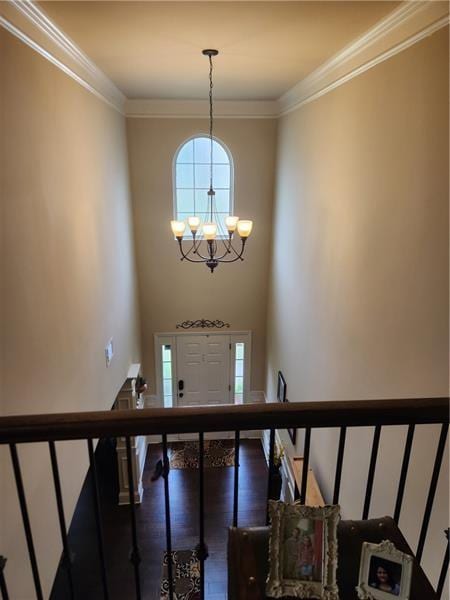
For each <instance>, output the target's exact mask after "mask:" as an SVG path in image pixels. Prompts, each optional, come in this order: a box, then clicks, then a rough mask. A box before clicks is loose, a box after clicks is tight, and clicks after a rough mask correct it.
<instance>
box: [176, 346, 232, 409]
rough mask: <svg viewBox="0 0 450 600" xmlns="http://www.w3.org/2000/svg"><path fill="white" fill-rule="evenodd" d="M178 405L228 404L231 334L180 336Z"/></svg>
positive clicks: (229, 395)
mask: <svg viewBox="0 0 450 600" xmlns="http://www.w3.org/2000/svg"><path fill="white" fill-rule="evenodd" d="M177 375H178V380H177V382H176V388H177V405H178V406H199V405H201V404H228V403H229V402H230V397H231V386H230V336H228V335H192V336H191V335H180V336H178V337H177Z"/></svg>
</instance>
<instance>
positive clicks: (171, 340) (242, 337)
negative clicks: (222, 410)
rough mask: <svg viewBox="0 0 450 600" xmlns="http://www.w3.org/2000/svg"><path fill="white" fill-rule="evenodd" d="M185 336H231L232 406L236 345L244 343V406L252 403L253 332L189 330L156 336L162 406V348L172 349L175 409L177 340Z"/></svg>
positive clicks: (158, 387) (232, 402)
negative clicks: (168, 346) (166, 346)
mask: <svg viewBox="0 0 450 600" xmlns="http://www.w3.org/2000/svg"><path fill="white" fill-rule="evenodd" d="M185 335H190V336H192V335H202V336H203V335H227V336H230V344H231V351H230V375H229V377H230V379H229V385H230V386H231V391H230V404H235V402H234V396H235V393H234V383H235V365H236V343H238V342H243V343H244V394H243V396H244V397H243V404H246V403H248V402H250V381H251V357H252V332H251V331H227V330H225V331H208V330H206V331H205V330H197V329H196V330H187V331H176V332H168V333H155V334H154V336H153V337H154V348H155V378H156V396H157V398H158V401H159V404H160V406H164V387H163V377H162V375H163V373H162V355H161V348H162V346H164V345H166V344H169V345H170V346H171V348H172V402H173V404H172V405H173V407H174V408H175V407H177V406H178V390H177V381H178V374H177V346H176V342H177V338H178V337H181V336H185ZM231 400H232V401H231Z"/></svg>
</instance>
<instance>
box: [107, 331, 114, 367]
mask: <svg viewBox="0 0 450 600" xmlns="http://www.w3.org/2000/svg"><path fill="white" fill-rule="evenodd" d="M113 356H114V346H113V339H112V338H111V339H110V340H109V342H108V345H107V346H106V348H105V358H106V366H107V367H109V365H110V364H111V361H112V358H113Z"/></svg>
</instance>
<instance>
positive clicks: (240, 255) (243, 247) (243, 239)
mask: <svg viewBox="0 0 450 600" xmlns="http://www.w3.org/2000/svg"><path fill="white" fill-rule="evenodd" d="M246 241H247V239H246V238H242V239H241V242H242V246H241V250H240V252H237V251H236V250H235V248H234V247H233V246H231V248H232V250H233V252H234V253H235V254H236V258H232V259H230V260H222V259H216V260H218V261H219V262H222V263H232V262H236V261H238V260H244V259H243V258H242V257H243V255H244V250H245V242H246ZM224 256H226V255H224Z"/></svg>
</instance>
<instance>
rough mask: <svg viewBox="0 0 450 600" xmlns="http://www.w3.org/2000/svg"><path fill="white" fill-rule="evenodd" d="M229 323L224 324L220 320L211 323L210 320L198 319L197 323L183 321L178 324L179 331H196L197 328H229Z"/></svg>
mask: <svg viewBox="0 0 450 600" xmlns="http://www.w3.org/2000/svg"><path fill="white" fill-rule="evenodd" d="M229 326H230V324H229V323H224V322H223V321H220V320H219V319H216V320H215V321H211V320H210V319H197V320H196V321H183V322H182V323H177V329H194V328H196V327H198V328H201V329H213V328H214V329H222V328H223V327H229Z"/></svg>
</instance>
